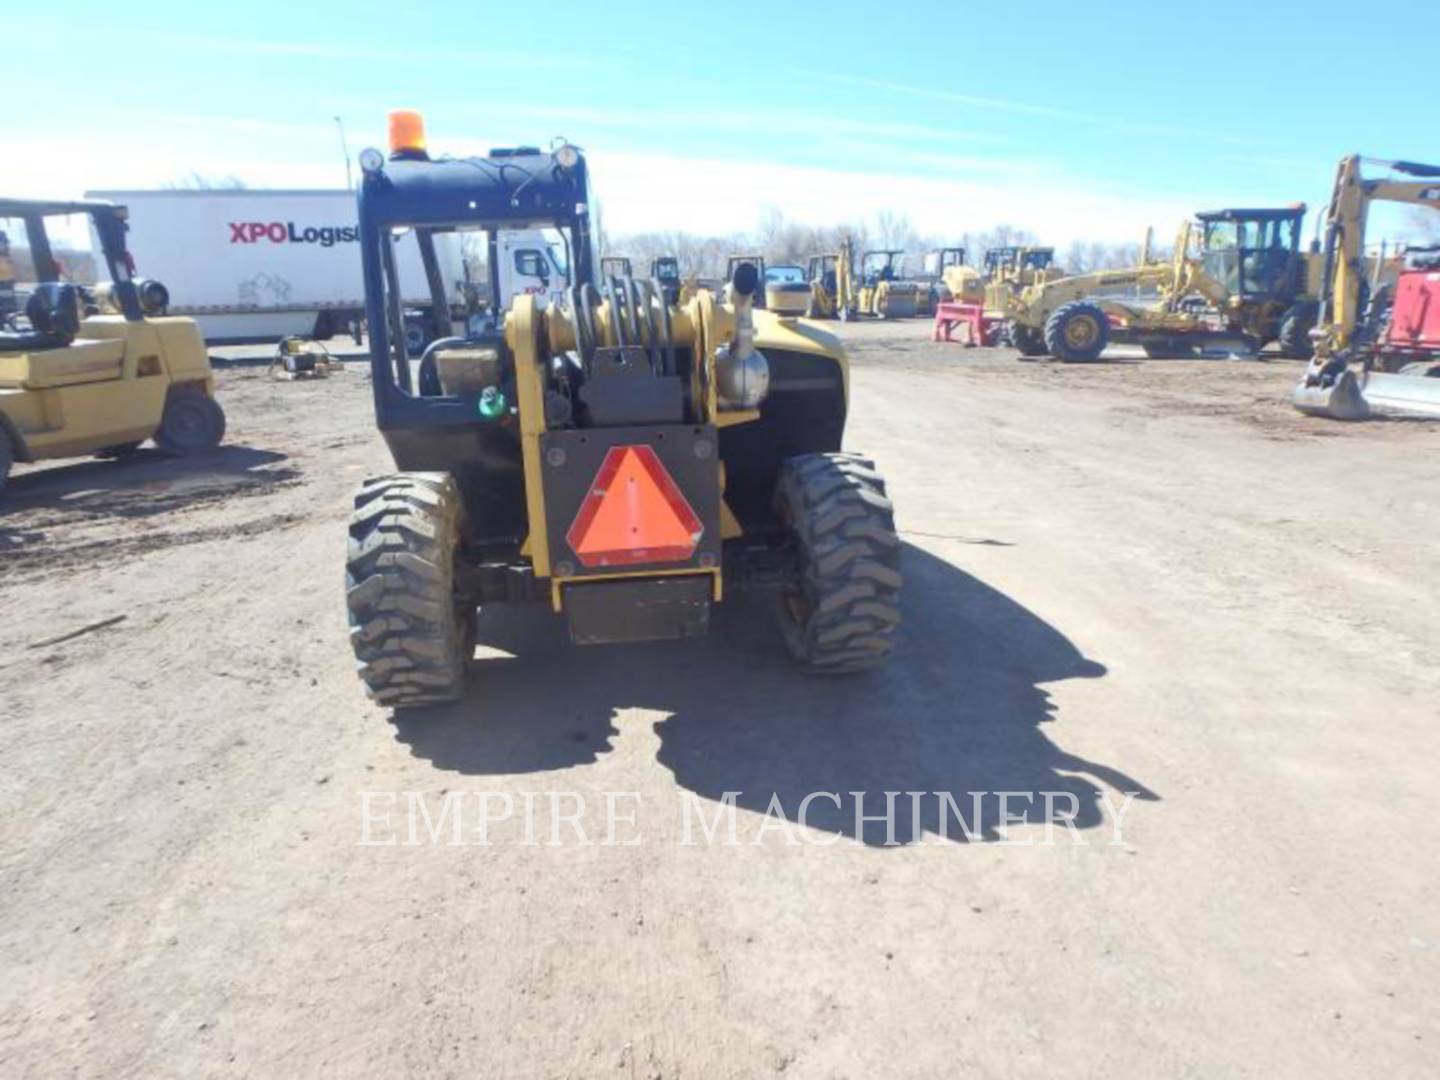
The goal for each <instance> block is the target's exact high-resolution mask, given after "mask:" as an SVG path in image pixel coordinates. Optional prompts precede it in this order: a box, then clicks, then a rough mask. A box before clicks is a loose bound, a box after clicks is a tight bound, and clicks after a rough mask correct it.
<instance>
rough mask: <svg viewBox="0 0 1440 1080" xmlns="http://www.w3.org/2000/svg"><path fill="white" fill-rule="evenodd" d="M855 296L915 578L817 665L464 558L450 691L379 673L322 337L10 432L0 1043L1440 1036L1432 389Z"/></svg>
mask: <svg viewBox="0 0 1440 1080" xmlns="http://www.w3.org/2000/svg"><path fill="white" fill-rule="evenodd" d="M844 333H845V334H846V336H847V337H848V338H849V339H850V340H851V342H852V345H853V350H854V358H853V359H854V371H853V379H852V387H853V395H854V405H853V412H852V417H851V426H850V432H849V438H848V442H849V445H850V446H851V447H853V448H862V449H864V450H866V451H867V452H870V453H872V454H873V455H874V456H875V457H876V458H877V459H878V461H879V464H880V466H881V467H882V469H883V470H884V471H885V472H886V473H887V475H888V477H889V479H890V486H891V492H892V494H893V496H894V499H895V502H896V505H897V518H898V522H899V525H900V528H901V529H902V531H903V539H904V541H905V543H906V545H907V546H906V550H905V553H904V564H905V571H906V575H907V585H906V590H905V594H904V619H905V622H904V626H903V629H902V633H901V640H900V644H899V649H898V654H897V657H896V660H895V662H894V663H893V665H892V666H891V667H890V668H889V669H888V670H886V671H884V672H881V673H875V674H872V675H869V676H864V677H859V678H855V679H849V680H844V681H839V682H816V681H810V680H806V679H804V678H801V677H798V676H795V675H793V674H792V673H791V672H790V670H789V669H788V666H787V664H786V662H785V660H784V659H783V658H782V656H781V652H780V648H779V643H778V637H777V635H776V633H775V631H774V630H773V628H772V626H771V624H770V621H769V611H768V609H767V606H766V605H765V603H763V602H762V601H760V600H759V599H756V598H745V597H740V598H736V599H734V600H732V601H731V602H729V603H727V604H726V605H725V606H724V607H723V608H722V609H721V610H720V611H719V612H718V613H717V617H716V621H715V625H714V627H713V630H712V633H711V635H710V637H709V638H707V639H705V640H702V641H696V642H688V643H678V644H665V645H655V646H634V647H628V648H622V647H607V648H592V649H583V650H577V649H574V648H572V647H571V646H570V645H569V644H568V643H567V641H566V639H565V631H564V627H563V625H561V624H560V623H559V622H558V621H557V620H555V619H554V618H553V617H551V616H549V615H548V614H547V613H546V612H544V611H533V610H529V609H526V610H521V611H518V612H517V611H508V612H507V611H499V610H497V611H493V612H485V613H483V615H482V621H481V628H482V629H481V634H482V641H483V644H484V646H485V648H483V649H482V650H481V656H480V658H479V659H477V661H476V663H475V665H474V672H473V678H472V686H471V693H470V696H469V698H468V699H467V700H466V701H465V702H464V704H463V705H460V706H456V707H452V708H446V709H437V710H431V711H429V712H426V713H424V714H421V715H407V716H404V717H400V718H395V717H392V716H390V715H389V714H388V713H386V712H384V711H382V710H380V709H377V708H375V707H373V706H372V705H370V704H369V703H368V702H367V701H366V699H365V697H364V695H363V693H362V692H361V687H360V684H359V682H358V680H357V679H356V677H355V675H354V674H353V671H352V667H351V662H350V658H349V652H348V646H347V643H346V634H345V619H344V611H343V606H342V578H341V562H342V554H343V547H344V539H345V519H346V515H347V512H348V507H349V500H350V493H351V490H352V488H353V487H354V486H355V484H356V483H357V481H359V480H360V478H361V477H362V476H363V475H364V474H365V473H367V472H368V471H371V470H377V469H383V468H385V467H386V466H387V465H388V458H387V455H386V453H385V450H384V447H383V444H382V443H381V442H380V440H379V438H378V437H377V436H376V434H375V433H374V431H373V428H372V416H371V411H370V402H369V382H368V377H367V375H366V374H365V372H364V370H363V369H362V368H361V366H360V365H358V364H357V365H354V366H352V367H351V368H350V370H347V371H346V372H345V373H343V374H341V375H337V376H336V377H335V378H333V379H331V380H330V381H329V382H328V383H295V384H281V383H274V382H271V381H269V380H268V379H267V378H266V377H265V373H264V369H263V367H256V366H244V365H239V366H233V367H227V368H226V369H225V370H224V371H222V373H221V376H220V386H221V393H222V394H223V401H224V404H225V406H226V408H227V410H228V412H229V416H230V436H229V439H228V443H227V445H226V446H225V447H224V449H223V450H222V451H221V452H219V453H217V454H215V455H214V456H213V457H211V458H209V459H206V460H204V461H194V462H173V461H168V460H165V459H163V458H161V457H159V456H158V454H156V453H154V452H147V453H146V454H144V455H142V456H141V457H140V458H139V459H138V460H135V461H133V462H129V463H123V464H117V463H102V462H80V463H68V464H64V465H60V466H52V467H48V468H44V469H29V470H22V471H21V472H20V473H19V474H18V475H17V476H16V478H15V479H14V481H13V484H12V487H11V489H10V490H8V491H7V492H6V494H5V495H4V497H3V498H4V502H3V507H0V611H3V612H4V618H3V619H0V689H3V702H4V706H3V710H0V716H3V721H0V723H3V727H0V731H3V736H4V744H3V756H4V762H5V764H4V769H3V779H0V867H3V870H0V875H3V876H0V965H3V978H0V1074H3V1075H4V1076H7V1077H24V1076H37V1077H40V1076H46V1077H48V1076H55V1075H72V1074H73V1075H82V1076H137V1077H157V1076H186V1077H193V1076H203V1075H224V1074H244V1075H255V1076H281V1075H285V1076H309V1075H339V1076H355V1075H392V1076H395V1075H437V1076H457V1077H592V1076H607V1077H608V1076H620V1077H626V1078H632V1077H645V1078H649V1077H664V1078H672V1077H701V1078H716V1077H737V1078H741V1077H755V1076H767V1075H775V1074H780V1073H783V1074H784V1075H785V1076H787V1077H818V1078H833V1077H852V1078H862V1077H863V1078H870V1077H937V1076H993V1077H1005V1078H1013V1077H1030V1076H1036V1077H1038V1076H1050V1075H1055V1074H1057V1073H1061V1072H1063V1073H1064V1074H1065V1075H1068V1076H1100V1075H1106V1076H1155V1077H1181V1076H1194V1077H1217V1076H1225V1077H1257V1078H1266V1080H1271V1078H1277V1077H1292V1076H1293V1077H1307V1078H1313V1077H1317V1076H1325V1077H1359V1076H1387V1077H1391V1076H1414V1077H1419V1076H1434V1075H1437V1073H1440V1013H1437V1009H1436V1004H1435V997H1434V991H1435V988H1436V986H1437V985H1440V904H1437V903H1436V896H1437V895H1440V864H1437V860H1436V857H1435V845H1434V841H1433V838H1431V837H1430V835H1429V831H1428V830H1429V825H1428V824H1427V823H1428V822H1429V821H1430V820H1431V819H1432V816H1433V814H1432V812H1433V809H1434V806H1435V782H1436V780H1437V768H1440V767H1437V762H1440V725H1437V723H1436V720H1437V709H1436V701H1437V697H1440V656H1437V649H1436V646H1437V643H1440V604H1437V600H1440V596H1437V587H1436V580H1437V579H1436V574H1435V541H1434V538H1435V536H1436V535H1437V533H1440V487H1437V485H1440V479H1437V470H1436V468H1435V463H1436V460H1437V454H1440V425H1435V424H1426V423H1406V422H1399V421H1390V422H1378V423H1370V424H1365V425H1354V426H1345V425H1340V424H1334V423H1329V422H1326V421H1321V420H1315V419H1309V418H1305V417H1302V416H1300V415H1298V414H1296V413H1294V412H1292V411H1291V410H1290V408H1289V406H1288V404H1286V395H1287V394H1288V391H1289V388H1290V386H1291V385H1292V384H1293V382H1294V380H1295V378H1296V376H1297V374H1298V368H1297V367H1296V366H1295V365H1293V364H1289V363H1285V362H1273V363H1253V362H1252V363H1242V362H1213V361H1212V362H1198V361H1197V362H1165V361H1135V360H1123V359H1122V360H1117V361H1114V362H1109V363H1102V364H1096V365H1089V366H1083V367H1080V366H1062V365H1057V364H1051V363H1024V362H1020V361H1018V360H1017V359H1016V358H1015V356H1014V355H1013V354H1012V353H1009V352H1005V351H987V350H966V349H962V348H960V347H958V346H936V345H931V344H930V343H929V342H928V340H926V338H927V337H928V327H926V326H925V325H924V324H922V323H920V322H907V323H897V324H881V325H864V326H858V327H847V328H845V330H844ZM120 616H123V621H120V622H115V623H111V624H110V625H108V626H104V627H101V628H99V629H94V630H92V631H91V632H88V633H84V634H81V635H80V636H76V637H72V638H70V639H68V640H64V641H59V642H55V643H50V644H46V642H52V641H53V639H56V638H59V637H61V636H63V635H66V634H69V633H71V632H73V631H76V630H80V629H83V628H85V627H88V626H92V625H93V624H96V623H100V622H103V621H105V620H112V619H115V618H117V617H120ZM887 791H891V792H901V793H903V792H912V791H913V792H920V793H924V794H923V795H921V796H919V797H916V798H914V799H912V797H910V796H907V795H903V794H902V795H900V796H898V797H897V799H896V812H895V815H894V816H893V817H892V821H894V822H895V824H896V828H895V833H896V835H895V837H894V840H895V843H894V844H893V845H889V846H887V844H886V840H887V836H886V835H885V831H886V829H885V824H884V822H882V821H878V820H877V821H869V822H865V821H862V822H859V823H857V822H856V820H855V817H854V808H855V804H856V801H857V800H856V799H855V798H854V797H852V796H851V795H850V794H849V793H851V792H864V793H866V797H865V799H864V803H863V809H864V811H865V813H867V814H868V815H871V816H875V817H878V816H879V815H880V812H881V810H882V808H883V806H884V803H885V795H884V793H885V792H887ZM727 792H733V793H736V794H734V795H733V796H727V795H726V793H727ZM811 792H830V793H835V800H834V802H831V801H830V800H829V798H828V797H821V798H819V799H817V800H812V801H811V802H810V803H809V804H808V813H807V814H805V822H806V824H805V825H804V826H802V825H800V824H799V820H800V818H801V817H802V800H804V798H805V796H806V795H807V794H808V793H811ZM971 792H979V793H982V795H981V796H980V802H979V806H980V808H981V810H982V813H980V814H977V815H974V816H972V817H971V819H970V824H971V825H972V826H974V828H973V829H972V832H973V834H974V835H972V836H966V835H964V834H963V833H961V832H960V829H959V826H958V823H957V821H956V819H955V818H954V816H953V815H952V814H951V812H950V810H949V809H948V807H947V804H946V803H945V801H944V798H943V797H944V796H949V797H951V798H953V799H954V800H955V803H956V805H957V806H958V807H959V808H960V809H961V810H962V811H965V812H967V813H968V812H969V810H970V808H971V807H972V806H974V805H976V804H974V803H972V796H971V795H970V794H969V793H971ZM1003 792H1011V793H1017V794H1014V795H1010V796H1001V795H998V794H996V793H1003ZM365 793H370V794H368V795H367V794H365ZM450 796H458V797H459V798H458V799H456V800H455V802H454V803H453V806H455V807H458V808H459V809H458V810H456V814H457V815H458V816H456V817H452V818H451V819H441V818H440V814H441V812H442V809H443V808H444V807H446V806H451V805H452V804H451V803H447V802H446V801H445V800H446V799H447V797H450ZM507 797H508V798H509V806H510V808H511V810H512V812H511V813H510V815H509V816H505V815H504V808H505V806H506V799H507ZM727 797H728V798H732V799H733V802H734V804H735V807H736V810H735V815H734V819H735V822H736V842H735V843H730V842H729V838H728V836H727V835H726V833H725V831H724V827H723V825H722V826H720V827H717V829H716V831H715V832H714V833H712V834H711V835H710V836H708V837H707V836H706V835H705V834H704V833H703V831H701V830H702V829H703V828H704V827H705V825H706V824H708V823H709V822H710V820H711V819H712V818H717V815H720V814H721V813H722V812H723V810H724V803H723V802H722V800H724V799H726V798H727ZM607 798H608V799H609V804H608V805H609V808H610V809H611V810H612V811H614V810H615V808H617V807H618V812H614V813H611V814H610V820H609V821H608V822H607ZM1002 803H1003V804H1004V806H1005V807H1006V808H1008V810H1009V812H1010V814H1011V816H1012V817H1013V818H1014V819H1015V821H1014V822H1013V823H1012V825H1011V827H1009V828H1008V829H1007V828H1001V827H1000V824H999V822H998V814H999V811H1000V809H1001V804H1002ZM416 807H420V808H424V809H425V810H426V811H427V812H429V813H431V814H432V817H433V819H436V820H438V821H439V825H438V826H437V829H436V835H437V836H438V837H439V839H438V840H436V841H432V840H431V838H430V835H429V833H428V832H427V826H426V824H425V821H424V818H423V817H422V818H421V819H420V825H419V827H418V832H416V833H415V834H414V835H415V838H416V842H415V843H413V844H412V843H410V842H409V840H410V835H411V834H410V832H409V830H410V828H412V827H413V826H415V822H416V817H415V813H414V811H415V808H416ZM486 812H488V813H489V815H490V817H491V818H493V819H495V820H494V821H493V822H492V824H491V825H490V827H489V830H488V834H486V835H485V836H484V837H481V836H480V834H479V831H478V828H477V822H478V821H480V820H481V819H482V815H483V814H485V813H486ZM567 817H568V818H569V819H570V820H569V821H566V820H564V819H565V818H567ZM462 819H463V823H464V833H463V835H462V836H461V837H460V839H461V843H459V844H454V843H451V842H450V841H451V840H452V839H454V838H455V836H454V834H453V833H451V832H450V831H449V828H450V822H451V821H454V820H462ZM617 823H618V824H617ZM697 823H702V824H699V825H698V826H697ZM431 824H434V821H433V820H432V822H431ZM608 826H613V827H608ZM577 829H578V830H580V831H583V833H584V838H585V839H584V842H582V841H581V837H580V833H579V832H577ZM552 830H554V831H552ZM687 830H689V832H688V835H687ZM557 831H558V835H559V839H560V842H559V843H552V842H551V841H552V839H554V836H555V835H556V832H557ZM482 839H483V840H485V841H486V842H483V843H482V842H481V840H482ZM687 839H688V840H690V841H692V842H690V843H687V842H686V841H687ZM367 840H368V841H370V842H369V843H365V842H364V841H367ZM607 840H613V841H614V842H606V841H607ZM632 840H633V841H638V842H635V843H629V842H627V841H632ZM387 841H389V842H387Z"/></svg>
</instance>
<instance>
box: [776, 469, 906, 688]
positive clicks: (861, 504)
mask: <svg viewBox="0 0 1440 1080" xmlns="http://www.w3.org/2000/svg"><path fill="white" fill-rule="evenodd" d="M775 502H776V508H777V510H778V511H779V514H780V517H781V520H782V521H784V522H785V524H786V526H787V527H788V529H789V531H790V535H791V538H792V540H793V542H794V544H795V548H796V553H797V563H798V565H797V573H796V578H795V580H794V581H793V582H792V583H791V585H790V586H789V587H788V588H787V589H786V590H785V595H784V597H783V598H782V600H781V605H780V628H781V632H782V633H783V634H784V637H785V644H786V646H787V647H788V648H789V650H790V654H791V656H793V657H794V659H795V662H796V663H797V664H798V665H799V666H800V667H801V668H802V669H803V670H804V671H807V672H809V673H811V674H817V675H829V674H844V673H846V672H852V671H863V670H865V669H867V668H872V667H876V666H877V665H879V664H882V663H884V661H885V660H886V659H887V658H888V657H889V655H890V651H891V647H892V644H893V640H892V639H893V637H894V634H895V628H896V627H897V626H898V625H899V623H900V606H899V599H900V539H899V537H898V536H896V535H895V520H894V511H893V509H892V507H891V504H890V500H889V499H888V498H887V497H886V495H885V481H884V480H883V479H881V477H880V474H879V473H877V472H876V471H875V463H874V462H873V461H871V460H869V459H868V458H863V457H860V456H858V455H856V454H838V453H837V454H806V455H804V456H803V457H796V458H791V459H790V460H788V461H786V462H785V464H784V466H783V467H782V468H781V471H780V480H779V483H778V485H777V487H776V492H775Z"/></svg>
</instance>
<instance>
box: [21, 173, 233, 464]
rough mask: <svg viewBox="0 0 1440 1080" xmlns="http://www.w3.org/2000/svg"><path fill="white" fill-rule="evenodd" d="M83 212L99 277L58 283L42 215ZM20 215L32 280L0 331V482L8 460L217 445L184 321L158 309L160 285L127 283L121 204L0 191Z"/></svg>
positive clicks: (192, 329) (164, 297) (193, 340)
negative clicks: (103, 277) (150, 446)
mask: <svg viewBox="0 0 1440 1080" xmlns="http://www.w3.org/2000/svg"><path fill="white" fill-rule="evenodd" d="M75 215H84V216H86V217H88V218H89V220H90V225H91V229H92V231H93V233H94V235H95V237H96V238H97V240H98V243H99V248H100V255H101V261H102V263H103V266H104V268H105V270H106V271H108V273H109V275H110V280H109V281H106V282H102V283H100V284H98V285H95V286H90V287H87V286H82V285H76V284H72V283H70V282H66V281H63V280H62V274H61V271H60V267H59V264H58V263H57V261H56V259H55V255H54V252H53V250H52V249H51V246H50V240H49V234H48V232H47V230H46V220H47V219H51V218H57V217H72V216H75ZM0 218H10V219H18V220H20V221H22V222H23V223H24V226H25V233H26V240H27V243H28V245H29V250H30V258H31V261H32V262H33V263H34V266H35V277H36V283H35V284H34V285H33V286H32V287H31V288H30V292H29V297H28V298H27V299H26V301H25V304H24V306H23V309H22V310H21V311H20V312H18V313H14V314H11V315H9V316H7V317H6V321H5V329H4V330H3V332H0V487H3V486H4V483H5V481H6V479H7V478H8V477H9V474H10V471H11V467H12V466H13V464H14V463H15V462H17V461H19V462H35V461H42V460H47V459H51V458H65V457H77V456H82V455H91V454H95V455H100V456H103V457H124V456H127V455H128V454H130V453H132V452H133V451H134V450H135V449H136V448H138V447H139V446H140V444H141V443H143V442H144V441H145V440H146V439H154V440H155V444H156V445H157V446H159V447H160V448H161V449H162V450H166V451H168V452H170V453H175V454H190V453H196V452H199V451H202V450H208V449H210V448H211V447H213V446H215V445H217V444H218V443H219V442H220V440H221V439H222V438H223V437H224V434H225V413H224V411H223V410H222V409H221V408H220V405H219V404H218V403H217V402H216V400H215V378H214V375H213V373H212V372H211V370H210V359H209V357H208V356H207V355H206V353H205V342H204V340H203V339H202V338H201V336H200V330H199V328H198V327H197V326H196V325H195V323H194V321H193V320H191V319H182V318H173V317H165V315H164V311H165V308H166V305H167V304H168V303H169V293H168V292H167V291H166V289H165V287H164V286H163V285H161V284H160V283H159V282H157V281H144V280H137V279H136V278H135V276H134V262H133V260H132V259H131V257H130V253H129V252H128V251H127V250H126V248H125V230H126V223H125V222H126V212H125V208H124V207H123V206H116V205H114V204H113V203H107V202H40V201H31V200H19V199H0Z"/></svg>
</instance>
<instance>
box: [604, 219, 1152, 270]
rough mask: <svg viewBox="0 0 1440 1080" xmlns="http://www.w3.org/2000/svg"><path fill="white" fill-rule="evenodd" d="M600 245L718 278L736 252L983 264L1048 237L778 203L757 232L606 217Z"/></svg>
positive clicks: (1111, 257) (913, 266) (1105, 255)
mask: <svg viewBox="0 0 1440 1080" xmlns="http://www.w3.org/2000/svg"><path fill="white" fill-rule="evenodd" d="M598 233H599V239H600V249H601V251H602V253H603V254H605V255H625V256H628V257H629V258H630V259H631V260H632V261H633V262H634V265H635V272H636V273H637V274H640V273H645V272H648V269H649V266H650V262H651V260H653V259H655V258H658V257H659V256H662V255H673V256H675V258H676V259H677V260H679V263H680V272H681V274H683V275H685V276H686V277H698V278H719V277H722V276H723V275H724V273H725V264H726V260H727V259H728V258H729V257H730V256H731V255H763V256H764V257H765V262H766V264H767V265H769V266H783V265H797V266H802V267H803V266H805V265H806V262H807V260H808V259H809V258H810V256H811V255H821V254H827V253H832V252H835V251H838V250H839V249H840V245H841V243H842V242H843V241H845V240H846V239H849V240H850V241H851V242H852V243H853V244H854V250H855V253H856V256H857V257H858V256H859V254H860V253H861V252H864V251H869V250H898V251H901V252H903V253H904V255H905V269H906V271H907V272H911V273H918V272H919V271H921V270H922V269H923V261H924V255H925V253H926V252H927V251H934V250H937V249H939V248H942V247H962V248H964V249H965V252H966V261H967V262H968V263H969V264H970V265H972V266H977V265H979V264H980V262H981V260H982V259H983V258H984V255H985V251H986V249H987V248H993V247H1010V246H1036V245H1040V244H1043V243H1044V241H1043V240H1042V239H1041V238H1040V237H1037V236H1036V235H1035V234H1034V233H1033V232H1031V231H1030V230H1029V229H1025V228H1021V227H1018V226H1014V225H1006V224H1001V225H996V226H995V227H994V228H991V229H984V230H967V231H963V232H957V233H951V234H946V235H942V234H936V233H923V234H922V233H921V232H920V231H919V230H917V229H915V228H914V227H913V226H912V225H911V223H910V219H909V218H908V217H906V216H905V215H904V214H899V213H896V212H894V211H891V210H882V211H880V212H879V213H878V214H876V215H875V217H874V218H872V219H869V220H863V219H862V220H858V221H854V222H842V223H839V224H835V225H809V224H805V223H803V222H798V221H791V220H789V219H787V218H786V217H785V215H784V214H783V213H782V212H781V211H780V210H779V209H778V208H776V207H768V208H767V209H766V210H765V211H764V212H763V213H762V214H761V215H760V220H759V221H758V222H757V223H756V227H755V228H754V229H753V230H751V231H750V232H734V233H729V234H725V235H703V234H698V233H691V232H680V231H655V232H637V233H623V234H614V235H612V234H610V233H609V232H608V231H607V230H606V229H605V228H604V227H603V224H602V225H601V227H600V228H599V229H598ZM1168 255H1169V252H1168V250H1167V249H1164V248H1161V247H1156V248H1152V257H1155V258H1168ZM1139 260H1140V244H1139V243H1138V242H1137V243H1133V244H1104V243H1098V242H1089V243H1086V242H1082V241H1075V242H1073V243H1071V244H1069V245H1068V246H1066V247H1064V248H1061V249H1059V250H1057V251H1056V261H1057V262H1059V263H1060V264H1061V265H1062V266H1064V268H1065V269H1066V271H1068V272H1069V273H1071V274H1085V273H1090V272H1092V271H1095V270H1109V269H1114V268H1118V267H1124V266H1134V265H1135V264H1136V263H1137V262H1139Z"/></svg>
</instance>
